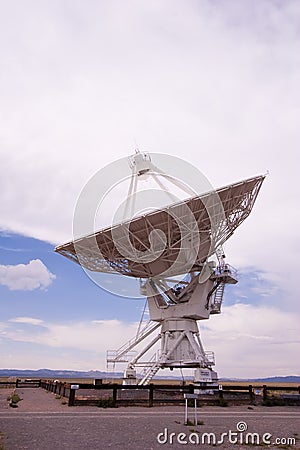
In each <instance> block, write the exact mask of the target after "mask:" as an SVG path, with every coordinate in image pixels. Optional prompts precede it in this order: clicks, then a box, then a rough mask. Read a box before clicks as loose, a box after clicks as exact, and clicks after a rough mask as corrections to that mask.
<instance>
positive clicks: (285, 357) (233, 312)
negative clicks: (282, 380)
mask: <svg viewBox="0 0 300 450" xmlns="http://www.w3.org/2000/svg"><path fill="white" fill-rule="evenodd" d="M299 320H300V316H299V314H295V313H292V312H286V311H282V310H280V309H278V308H272V307H262V306H252V305H246V304H236V305H233V306H227V307H223V313H222V314H220V315H218V316H214V317H212V318H211V319H210V320H209V322H203V325H205V328H204V329H203V331H202V333H201V334H202V337H203V340H204V345H205V348H206V349H207V350H213V351H214V352H215V355H216V361H217V368H218V369H219V371H220V373H221V375H222V376H237V377H239V376H249V377H256V376H271V375H289V374H299V373H300V365H299V360H298V359H297V358H296V355H297V354H298V353H299V345H300V334H299ZM200 329H201V323H200Z"/></svg>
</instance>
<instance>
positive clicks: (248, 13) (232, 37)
mask: <svg viewBox="0 0 300 450" xmlns="http://www.w3.org/2000/svg"><path fill="white" fill-rule="evenodd" d="M299 23H300V3H299V2H298V1H292V0H286V1H284V2H283V1H279V0H278V1H277V0H260V1H252V0H251V1H250V0H245V1H243V2H240V1H238V0H228V1H226V2H225V1H221V0H219V1H218V0H215V1H213V0H212V1H205V0H202V1H194V0H186V1H182V0H181V1H179V0H172V1H171V0H165V1H164V2H161V1H151V2H146V1H144V0H142V1H130V0H125V1H116V0H112V1H110V2H105V1H101V0H100V1H93V0H88V1H87V2H84V3H83V2H80V1H67V0H60V1H55V0H54V1H47V0H42V1H39V2H37V1H27V2H21V1H20V0H12V1H10V2H2V4H1V17H0V42H1V44H0V65H1V70H0V80H1V82H0V99H1V101H0V167H1V176H0V368H24V369H25V368H32V369H38V368H42V367H43V368H44V367H45V368H50V369H78V370H95V369H99V370H104V369H105V368H106V363H105V355H106V350H109V349H116V348H118V347H119V346H121V345H122V344H123V343H124V341H126V340H127V339H129V338H130V337H132V336H133V335H134V334H135V332H136V327H137V323H138V321H139V318H140V314H141V311H142V309H143V306H144V300H143V299H130V298H128V297H120V296H117V295H114V294H112V293H110V292H108V291H106V290H104V289H102V288H100V287H99V286H97V285H96V284H95V283H93V281H91V280H90V278H89V277H88V276H87V275H86V273H85V272H84V271H83V270H82V269H81V267H79V266H77V265H76V264H74V263H72V262H70V261H69V260H67V259H65V258H63V257H62V256H61V255H58V254H56V253H54V251H53V249H54V247H55V246H56V245H58V244H61V243H64V242H66V241H70V240H71V239H72V221H73V213H74V209H75V205H76V202H77V199H78V197H79V195H80V192H81V191H82V189H83V187H84V186H85V185H86V183H87V182H88V180H89V179H91V177H92V176H93V175H94V174H95V173H96V172H97V171H98V170H100V169H103V168H104V167H105V166H107V165H108V164H110V163H113V162H114V161H116V160H118V159H120V158H125V157H127V156H129V155H131V154H132V153H133V152H134V149H135V148H136V147H137V146H138V147H139V148H140V149H141V150H142V151H147V152H151V153H163V154H167V155H170V156H173V157H177V158H180V159H182V160H184V161H187V162H189V163H191V164H193V166H195V167H196V168H198V169H199V170H200V171H201V172H202V173H203V174H204V175H205V176H206V177H207V178H208V179H209V181H210V182H211V184H212V185H213V186H214V187H215V188H218V187H221V186H224V185H226V184H228V183H234V182H236V181H239V180H242V179H244V178H248V177H252V176H255V175H260V174H265V173H268V175H267V177H266V180H265V182H264V184H263V186H262V189H261V191H260V193H259V197H258V199H257V202H256V204H255V206H254V209H253V211H252V213H251V215H250V217H249V218H247V220H246V221H245V222H244V223H243V224H242V225H241V227H240V228H239V229H238V230H237V231H236V232H235V233H234V235H233V236H232V237H231V238H230V239H229V241H228V242H227V244H226V246H225V252H226V255H227V259H228V261H229V262H230V263H231V264H232V265H233V266H235V267H236V268H237V269H238V272H239V284H237V285H236V286H234V287H228V288H227V289H226V295H225V299H224V303H223V312H222V314H221V315H219V316H214V317H212V318H211V319H210V320H209V321H203V323H201V324H200V328H201V335H202V338H203V343H204V347H205V349H206V350H213V351H214V352H215V356H216V364H217V365H216V370H217V371H218V373H219V375H220V376H223V377H224V376H226V377H229V376H231V377H261V376H273V375H300V367H299V359H298V358H297V357H296V355H297V354H299V342H300V337H299V328H300V327H299V318H300V308H299V284H298V280H297V271H296V269H295V267H296V268H297V266H298V262H299V256H300V255H299V249H300V247H299V242H300V240H299V234H300V231H299V230H300V213H299V207H298V205H299V156H298V145H299V138H300V127H299V117H300V90H299V80H300V28H299ZM117 200H118V199H117V198H116V197H115V201H116V205H111V206H112V208H113V207H114V206H116V207H117V206H118V205H117V203H118V201H117ZM111 277H115V276H114V275H112V276H111ZM116 282H117V281H115V278H112V281H111V283H112V284H114V283H116ZM118 282H120V281H118Z"/></svg>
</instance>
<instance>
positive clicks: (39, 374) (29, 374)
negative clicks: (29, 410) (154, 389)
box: [0, 369, 300, 383]
mask: <svg viewBox="0 0 300 450" xmlns="http://www.w3.org/2000/svg"><path fill="white" fill-rule="evenodd" d="M0 377H19V378H46V379H48V378H58V379H59V378H92V379H94V378H102V379H105V378H123V372H102V371H98V370H90V371H88V372H84V371H77V370H50V369H39V370H20V369H0ZM155 378H156V379H164V380H166V379H173V380H176V379H181V377H172V376H161V377H160V376H156V377H155ZM186 379H192V377H186ZM220 381H232V382H235V381H249V382H255V381H256V382H266V383H271V382H272V383H300V376H295V375H293V376H285V377H279V376H278V377H267V378H221V380H220Z"/></svg>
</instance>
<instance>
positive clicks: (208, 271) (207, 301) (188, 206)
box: [55, 152, 265, 385]
mask: <svg viewBox="0 0 300 450" xmlns="http://www.w3.org/2000/svg"><path fill="white" fill-rule="evenodd" d="M130 161H131V164H132V183H131V192H129V193H128V198H133V197H134V195H132V194H134V193H135V190H136V189H137V181H138V180H139V177H143V175H145V174H147V176H149V175H150V176H151V175H152V176H153V177H154V178H155V179H157V173H158V170H157V168H156V167H155V166H154V165H153V163H152V162H151V159H150V158H149V156H148V155H147V154H145V153H139V152H137V153H136V155H133V156H132V157H131V159H130ZM159 175H160V179H164V177H165V178H167V177H168V175H167V174H164V173H162V172H161V171H159ZM264 179H265V175H261V176H256V177H253V178H249V179H246V180H243V181H239V182H237V183H234V184H230V185H228V186H225V187H223V188H219V189H217V190H211V191H210V192H206V193H203V194H200V195H192V196H190V197H189V198H187V199H185V200H182V201H179V202H177V203H172V204H170V205H169V206H167V207H164V208H161V209H159V210H154V211H151V212H149V213H148V214H144V215H140V216H137V217H133V218H132V220H125V221H124V222H121V223H118V224H116V225H113V226H111V227H107V228H104V229H102V230H99V231H97V232H94V233H91V234H89V235H86V236H82V237H80V238H77V239H74V240H73V241H70V242H68V243H66V244H63V245H60V246H58V247H56V249H55V251H56V252H58V253H60V254H61V255H63V256H65V257H67V258H69V259H70V260H72V261H74V262H76V263H78V264H80V265H81V266H83V267H84V268H86V269H88V270H90V271H93V272H105V273H112V274H116V273H118V274H121V275H124V276H127V277H134V278H137V279H138V280H139V281H140V289H141V293H142V294H143V295H145V297H146V298H147V302H148V308H149V314H150V321H149V322H148V323H146V325H144V326H140V327H139V330H138V332H137V334H136V336H135V338H133V339H132V340H131V341H129V342H128V343H126V344H124V345H123V346H122V347H121V348H120V349H119V350H116V351H108V355H107V362H108V363H110V364H112V365H113V366H114V365H115V364H116V363H118V362H126V363H127V369H126V371H125V374H126V375H125V380H124V382H126V383H133V384H134V383H136V371H137V370H138V369H139V368H141V369H143V375H142V378H141V379H140V380H139V384H147V383H149V382H150V381H151V379H152V378H153V376H154V375H155V374H156V373H157V372H158V370H159V369H162V368H170V369H173V368H195V369H197V370H196V377H195V381H198V382H205V383H207V384H208V385H210V384H213V383H214V381H216V379H217V375H216V372H215V371H214V370H213V366H214V355H213V353H212V352H205V351H204V349H203V345H202V342H201V339H200V334H199V329H198V324H197V321H199V320H204V319H209V318H210V316H211V315H214V314H220V312H221V305H222V300H223V295H224V289H225V286H226V284H236V283H237V275H236V270H235V269H234V268H232V267H231V266H230V265H229V264H227V263H226V262H225V255H224V252H223V249H222V245H223V244H224V243H225V242H226V241H227V239H228V238H229V237H230V236H231V235H232V234H233V233H234V231H235V230H236V229H237V227H238V226H239V225H240V224H241V223H242V222H243V221H244V220H245V219H246V218H247V217H248V216H249V214H250V213H251V211H252V208H253V205H254V203H255V201H256V198H257V195H258V193H259V190H260V188H261V186H262V183H263V181H264ZM159 183H160V185H161V181H160V182H159ZM215 256H216V258H214V257H215ZM216 261H217V262H216ZM151 337H152V340H151ZM158 342H160V350H159V351H157V352H156V353H155V355H154V357H153V356H151V357H150V358H149V357H148V358H147V355H148V354H149V352H151V350H152V351H153V349H154V348H155V346H156V344H157V343H158ZM142 343H144V346H143V347H142V345H143V344H142ZM139 347H142V349H141V350H139V351H136V350H135V349H136V348H139ZM145 358H146V359H145Z"/></svg>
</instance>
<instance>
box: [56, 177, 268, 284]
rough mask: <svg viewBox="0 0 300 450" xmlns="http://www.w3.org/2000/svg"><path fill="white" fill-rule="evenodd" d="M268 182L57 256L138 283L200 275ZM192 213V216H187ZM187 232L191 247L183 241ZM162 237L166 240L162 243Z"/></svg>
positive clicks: (167, 211) (164, 212)
mask: <svg viewBox="0 0 300 450" xmlns="http://www.w3.org/2000/svg"><path fill="white" fill-rule="evenodd" d="M264 178H265V176H257V177H254V178H250V179H247V180H243V181H241V182H238V183H235V184H232V185H229V186H225V187H223V188H220V189H218V190H216V191H213V192H208V193H205V194H202V195H199V196H196V197H192V198H190V199H188V200H184V201H182V202H179V203H176V204H173V205H171V206H169V207H167V208H164V209H161V210H158V211H154V212H151V213H149V214H147V215H144V216H140V217H137V218H134V219H132V220H131V221H127V222H124V223H122V224H118V225H115V226H113V227H110V228H105V229H103V230H101V231H98V232H96V233H93V234H91V235H88V236H85V237H82V238H80V239H76V240H74V241H72V242H68V243H66V244H63V245H60V246H58V247H56V249H55V251H56V252H58V253H60V254H62V255H63V256H65V257H67V258H69V259H71V260H72V261H74V262H76V263H78V264H80V265H82V266H84V267H85V268H87V269H89V270H91V271H96V272H107V273H120V274H123V275H127V276H131V277H137V278H151V277H155V276H158V275H159V274H161V273H165V272H166V271H168V275H169V276H170V275H174V276H175V275H180V274H184V273H186V272H192V271H197V270H199V269H200V268H201V267H202V265H203V263H204V262H205V261H206V259H207V258H208V257H209V256H211V255H212V254H214V253H215V251H216V249H217V248H218V247H219V246H220V245H222V244H224V242H225V241H226V240H227V239H228V238H229V237H230V236H231V235H232V234H233V232H234V230H235V229H236V228H237V227H238V226H239V225H240V224H241V223H242V222H243V221H244V220H245V219H246V218H247V217H248V215H249V214H250V212H251V210H252V207H253V205H254V202H255V200H256V197H257V195H258V192H259V190H260V187H261V185H262V183H263V180H264ZM187 208H188V209H187ZM187 210H188V211H189V212H191V213H192V214H187ZM195 224H196V226H197V230H195ZM183 230H184V233H185V236H186V238H185V243H184V242H183V241H182V231H183ZM157 231H158V233H157ZM151 232H154V233H156V238H157V242H158V243H159V244H160V245H158V247H159V248H156V247H155V245H154V246H153V245H151V239H150V237H149V236H150V235H151ZM195 234H197V236H198V244H199V245H198V246H196V241H195V246H196V248H197V252H196V254H194V255H192V258H193V263H192V265H190V261H191V258H190V256H189V255H190V254H191V252H193V248H195V246H194V244H193V243H194V240H195ZM162 235H164V239H161V236H162ZM199 237H200V243H199ZM128 239H129V241H130V245H131V246H132V249H133V252H136V254H134V256H135V257H134V258H132V259H131V258H129V257H128V256H124V254H125V255H127V253H128V252H127V248H128ZM159 240H161V242H159ZM187 243H188V245H187ZM162 245H163V251H161V247H162ZM184 246H186V248H183V247H184ZM122 249H124V252H123V251H122ZM149 251H150V252H151V251H152V258H150V260H149V257H148V256H147V258H146V257H145V258H144V257H143V252H144V253H145V254H146V253H147V255H149ZM180 251H181V252H182V251H183V253H181V255H182V254H183V257H182V256H181V258H180V260H179V263H178V254H179V252H180ZM175 262H176V264H175Z"/></svg>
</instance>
